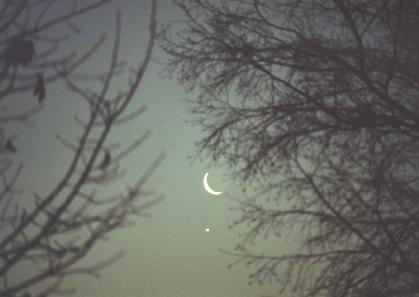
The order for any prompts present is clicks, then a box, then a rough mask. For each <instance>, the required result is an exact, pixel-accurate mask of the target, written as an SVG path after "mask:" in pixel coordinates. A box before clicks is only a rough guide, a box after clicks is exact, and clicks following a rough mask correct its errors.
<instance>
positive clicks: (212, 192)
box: [203, 172, 223, 195]
mask: <svg viewBox="0 0 419 297" xmlns="http://www.w3.org/2000/svg"><path fill="white" fill-rule="evenodd" d="M203 183H204V188H205V190H206V191H207V192H208V193H210V194H212V195H220V194H222V193H223V192H217V191H214V190H213V189H211V187H210V186H209V185H208V172H207V173H205V175H204V180H203Z"/></svg>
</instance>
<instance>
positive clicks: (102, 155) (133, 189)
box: [0, 0, 164, 297]
mask: <svg viewBox="0 0 419 297" xmlns="http://www.w3.org/2000/svg"><path fill="white" fill-rule="evenodd" d="M107 2H109V0H98V1H83V5H84V6H80V5H78V4H77V1H58V0H57V1H54V0H52V1H43V0H19V1H15V0H6V1H2V2H1V3H0V100H3V103H4V102H5V100H6V99H8V98H10V97H11V96H13V95H14V94H19V95H20V96H29V97H30V96H34V100H28V102H33V106H32V107H30V104H29V105H27V106H29V107H27V106H26V107H27V109H25V110H22V109H21V110H20V111H19V112H18V113H16V114H2V115H1V116H0V125H1V126H2V127H3V126H4V125H5V124H7V123H10V122H20V121H29V120H30V118H31V117H32V116H33V115H34V114H35V113H38V112H41V113H42V107H43V105H44V104H48V102H47V99H48V86H49V84H50V83H52V82H54V81H57V80H61V81H63V82H65V84H66V86H67V87H68V88H69V89H70V91H72V92H73V94H74V95H75V96H79V97H80V98H82V99H83V101H84V102H85V103H86V106H87V108H86V110H87V111H88V112H87V113H86V114H87V118H85V119H83V117H82V116H76V117H75V123H76V125H77V126H78V127H79V129H80V136H79V138H77V139H74V140H71V139H67V138H66V137H65V136H64V135H57V140H58V141H60V142H61V143H62V144H63V145H64V146H65V147H66V148H67V149H69V151H70V152H71V154H72V158H71V161H70V163H69V165H68V167H67V168H63V172H62V174H63V175H62V177H61V179H60V180H59V182H58V183H57V184H56V185H55V186H54V187H53V188H51V189H50V191H49V193H48V194H47V195H45V196H43V195H39V194H36V193H35V194H34V195H33V197H28V198H27V199H26V201H28V200H30V199H33V201H34V203H33V204H32V205H34V207H33V208H28V207H26V206H22V205H19V203H17V201H16V197H17V195H19V193H20V192H19V189H17V188H16V183H17V180H18V178H19V175H20V173H21V170H22V164H14V163H13V162H3V161H5V160H6V158H8V155H7V154H10V153H12V154H13V153H18V152H19V148H18V147H16V145H15V144H14V142H13V138H12V137H10V136H3V135H6V132H5V131H3V133H2V139H1V143H2V148H3V150H2V153H3V154H2V157H3V160H2V168H1V178H2V183H1V186H0V210H1V213H0V228H1V229H0V234H1V236H0V280H1V285H0V296H8V297H9V296H28V294H29V292H30V294H31V296H47V295H50V294H52V293H60V284H61V283H62V281H63V280H64V279H65V277H66V276H68V275H71V274H89V275H93V276H96V275H98V273H99V270H100V269H101V268H103V267H105V266H107V265H110V264H112V263H113V262H114V261H115V260H117V259H118V258H119V257H120V256H121V254H120V253H117V254H115V255H114V256H112V257H110V258H109V259H106V260H105V261H103V262H101V263H97V264H96V265H94V266H89V267H84V266H80V265H78V263H79V261H80V260H81V259H83V258H84V257H85V256H86V255H87V254H88V253H89V252H90V251H91V249H92V248H93V247H94V246H95V244H96V243H97V242H98V241H100V240H102V239H104V238H105V236H106V235H107V234H109V233H110V232H111V231H113V230H115V229H117V228H120V227H124V226H126V225H127V224H128V219H129V218H131V217H132V216H133V215H137V216H144V215H146V214H147V213H146V211H147V210H148V208H150V207H151V206H153V205H155V204H156V203H158V202H159V201H160V200H161V199H162V197H161V196H156V195H155V194H154V193H153V192H152V191H150V190H147V189H145V188H144V185H145V183H146V182H147V181H148V180H149V178H150V176H151V174H152V173H153V172H154V170H155V169H156V167H157V166H158V164H159V163H160V162H161V160H162V158H163V157H164V153H162V154H160V155H159V156H157V158H156V159H155V160H154V161H153V162H152V163H151V165H150V167H149V168H148V169H146V170H145V171H144V172H143V173H142V174H141V175H140V177H139V178H138V180H137V181H136V182H135V183H134V184H132V185H130V186H127V187H126V190H125V191H123V192H121V193H115V191H112V185H114V184H115V182H118V181H119V179H120V178H121V177H122V176H123V174H124V171H123V170H122V169H121V167H120V162H121V160H123V159H124V158H125V157H126V156H127V155H128V154H129V153H131V152H132V151H134V150H135V149H136V148H137V147H138V146H140V145H141V144H142V143H143V142H144V141H145V140H146V139H147V138H148V137H149V135H150V132H149V131H146V132H145V133H144V134H143V135H141V136H140V137H138V138H137V139H135V138H136V137H137V136H133V138H134V141H133V142H132V143H131V144H130V145H129V146H128V147H122V148H121V147H119V146H115V145H112V144H110V143H109V137H110V135H111V134H112V129H113V128H114V127H115V126H117V125H121V124H124V123H125V122H128V121H132V120H133V119H135V118H137V117H138V116H140V115H141V114H142V113H143V112H144V111H145V107H144V106H143V107H141V108H140V109H138V110H134V111H132V110H131V111H130V112H127V107H128V106H129V104H130V102H131V101H132V100H133V98H134V95H135V94H136V91H137V90H138V88H139V86H140V83H141V81H142V79H143V76H144V73H145V71H146V68H147V66H148V64H149V62H150V59H151V54H152V49H153V45H154V39H155V35H156V33H155V32H156V1H151V9H150V10H149V11H150V16H149V17H150V21H149V27H148V28H149V37H148V43H147V47H146V51H145V55H144V58H143V60H142V62H141V63H139V65H138V67H135V68H130V72H129V74H126V73H127V72H126V71H125V68H126V65H125V64H124V62H123V61H122V60H121V58H120V54H119V48H120V36H121V16H120V12H117V13H116V16H115V33H114V40H113V47H112V52H111V57H110V60H109V66H108V69H107V71H106V72H105V73H99V74H94V75H93V74H85V75H81V74H77V75H76V74H73V71H74V70H75V69H77V67H78V66H80V65H81V64H82V63H84V62H85V61H87V60H88V59H89V58H91V57H92V56H93V54H94V53H96V51H97V50H98V49H99V47H101V45H102V44H103V43H104V41H105V37H104V36H102V37H100V38H99V39H98V41H96V42H95V43H94V44H93V46H92V47H91V48H90V50H88V51H87V52H85V53H84V54H81V55H80V54H78V55H77V54H76V52H70V53H66V51H65V50H66V49H65V48H63V44H64V42H65V40H67V38H68V35H71V34H72V33H80V32H81V31H80V29H79V28H78V26H77V25H76V24H75V23H74V22H73V21H72V19H73V18H74V17H76V16H79V15H82V14H85V13H87V12H89V11H91V10H93V9H96V8H97V7H100V6H102V5H104V4H106V3H107ZM66 5H67V6H66ZM55 6H58V7H61V10H62V11H63V13H62V14H60V15H57V13H54V14H53V15H52V16H51V13H49V12H50V11H51V10H54V9H55ZM65 7H70V9H69V10H68V11H67V10H65V9H66V8H65ZM63 9H64V10H63ZM58 11H60V10H59V9H58ZM58 25H64V26H65V27H66V28H68V32H67V33H66V34H64V35H63V36H62V37H49V36H50V35H49V33H50V31H49V30H52V29H55V28H56V27H57V26H58ZM57 32H62V31H59V30H58V31H55V33H57ZM54 35H55V36H56V34H54ZM46 73H48V75H46ZM124 74H125V77H126V78H127V80H128V84H127V87H126V88H125V89H119V90H116V91H117V92H116V93H115V89H117V88H116V86H115V83H113V82H116V81H115V80H116V79H117V78H118V79H119V77H118V76H120V75H124ZM86 84H87V85H86ZM98 84H99V85H100V87H99V88H98V89H97V90H93V89H92V88H91V86H94V85H98ZM119 85H120V84H119ZM27 91H31V92H32V94H30V95H27ZM45 98H46V99H45ZM44 100H45V101H44ZM34 174H36V173H35V172H34ZM109 193H112V194H109ZM23 270H24V271H25V273H24V274H22V273H20V274H19V275H20V277H19V278H18V279H17V278H16V277H15V278H13V275H16V273H19V271H23ZM33 287H36V290H33ZM61 293H63V292H61Z"/></svg>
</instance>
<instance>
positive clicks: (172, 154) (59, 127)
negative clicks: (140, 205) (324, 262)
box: [16, 0, 272, 297]
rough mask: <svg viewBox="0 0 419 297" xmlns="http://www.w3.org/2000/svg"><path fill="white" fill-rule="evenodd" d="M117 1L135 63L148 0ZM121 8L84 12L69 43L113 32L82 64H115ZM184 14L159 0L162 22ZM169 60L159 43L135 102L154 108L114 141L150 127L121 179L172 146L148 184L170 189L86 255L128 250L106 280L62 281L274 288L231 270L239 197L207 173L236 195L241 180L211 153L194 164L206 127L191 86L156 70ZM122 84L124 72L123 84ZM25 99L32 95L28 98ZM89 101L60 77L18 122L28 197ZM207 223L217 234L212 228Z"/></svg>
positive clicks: (235, 295) (227, 294) (119, 289)
mask: <svg viewBox="0 0 419 297" xmlns="http://www.w3.org/2000/svg"><path fill="white" fill-rule="evenodd" d="M115 3H117V5H118V6H119V7H121V8H122V19H123V26H122V48H121V57H122V58H123V59H124V60H126V61H127V62H128V63H131V64H132V65H133V66H135V65H136V64H137V63H138V62H140V60H141V58H142V55H143V51H144V48H145V42H146V37H147V22H148V18H147V11H148V7H149V1H145V0H141V1H126V0H124V1H122V0H121V1H120V0H118V1H115ZM115 7H116V5H115V4H111V5H108V6H106V7H103V8H101V9H99V10H97V11H95V12H93V13H90V14H89V15H85V16H83V17H81V18H80V19H79V20H78V23H79V26H80V27H81V28H82V29H83V30H84V32H83V34H82V35H80V37H79V38H76V39H73V40H72V41H71V43H69V46H71V47H73V46H74V47H75V48H79V49H80V50H81V51H82V50H83V49H87V48H88V47H89V45H91V44H92V43H93V42H94V39H95V38H97V37H98V35H99V33H101V32H102V33H103V32H106V33H108V34H109V35H108V42H107V43H106V44H105V46H104V47H103V48H102V49H101V51H100V52H99V53H98V54H97V55H96V56H95V57H94V58H92V59H91V60H90V61H89V62H88V63H87V64H86V65H85V66H84V67H83V69H85V70H89V71H90V72H91V70H95V69H96V68H97V69H99V68H100V69H102V70H103V69H104V67H106V66H107V65H108V64H107V63H108V58H109V55H110V50H111V47H110V46H111V41H112V34H113V32H114V22H113V20H114V8H115ZM179 18H181V15H180V14H179V11H177V10H175V8H174V7H173V6H172V5H171V3H170V1H169V0H160V1H159V11H158V21H159V23H160V24H165V23H167V21H168V20H169V19H172V20H176V19H179ZM164 60H165V57H164V55H163V54H162V51H161V50H159V49H157V48H156V50H155V52H154V60H153V63H152V64H151V65H150V67H149V68H148V70H147V73H146V76H145V79H144V81H143V85H142V86H141V87H140V89H139V92H138V93H137V95H136V100H135V102H133V108H134V105H136V106H139V105H140V104H146V105H147V106H148V111H147V112H146V113H145V114H144V115H142V116H141V117H139V118H138V119H136V120H135V121H132V122H130V123H128V124H126V125H124V126H122V127H118V128H116V129H115V131H114V138H113V140H115V141H119V142H121V143H123V144H127V143H129V142H130V141H132V140H134V139H135V138H136V137H138V136H139V135H141V134H142V133H143V132H144V131H146V130H148V129H150V130H151V131H152V136H151V138H149V139H148V141H147V142H146V143H145V144H144V145H142V146H141V147H140V148H139V149H137V150H136V151H135V152H134V153H133V154H132V155H131V156H130V157H129V158H128V159H127V160H125V162H124V164H123V166H125V167H126V168H127V169H128V175H127V177H126V178H124V179H123V180H122V181H121V182H118V183H117V187H118V186H121V187H124V186H125V185H126V184H127V183H129V182H130V181H131V180H134V178H135V177H136V176H138V174H141V172H142V170H144V168H146V166H147V165H148V164H150V163H151V161H152V160H153V158H155V157H156V156H157V154H158V153H159V152H160V151H162V150H165V151H166V152H167V157H166V159H165V160H164V162H163V164H162V165H161V166H160V167H159V169H158V170H157V172H156V173H155V175H154V176H153V177H152V179H151V180H150V182H149V188H154V189H155V190H156V191H157V192H159V193H162V194H164V195H165V196H166V199H165V200H164V201H163V202H162V203H160V204H159V205H157V206H156V207H154V208H153V209H151V210H150V213H151V214H152V218H151V219H138V220H136V221H135V226H133V227H129V228H126V229H123V230H119V231H117V232H115V233H113V234H112V236H110V237H109V241H108V242H104V243H103V244H100V245H98V246H97V247H96V248H95V249H94V250H93V252H92V254H91V255H90V256H89V257H87V259H86V262H85V263H94V261H97V260H100V259H105V258H106V257H107V256H109V255H111V254H112V253H113V252H116V251H118V250H121V249H123V250H125V252H126V255H125V257H124V258H123V259H122V260H120V261H119V262H117V263H116V264H114V265H112V266H110V267H109V268H107V269H105V270H103V271H102V277H101V278H100V279H95V278H92V277H89V276H77V277H72V278H69V279H68V280H67V282H66V283H65V285H64V287H71V286H74V287H76V288H77V289H78V294H76V296H80V297H81V296H92V297H94V296H101V297H107V296H109V297H113V296H114V297H125V296H126V297H131V296H147V297H239V296H240V297H243V296H258V295H259V294H263V293H268V292H271V291H272V290H271V289H269V288H268V287H259V286H257V285H254V286H248V285H247V275H248V273H249V271H247V270H245V268H243V266H237V267H234V268H232V269H227V265H228V264H229V263H231V262H233V261H234V259H233V258H232V257H230V256H227V255H225V254H223V253H222V252H220V251H219V249H220V248H222V249H227V250H228V249H232V248H233V246H234V244H235V243H237V242H238V237H237V235H236V234H237V232H238V230H234V229H233V230H228V229H227V226H228V225H229V224H230V223H231V222H232V221H233V219H234V218H236V217H237V213H233V212H231V211H229V207H230V206H232V205H233V204H232V202H231V201H229V200H228V198H227V197H226V196H225V195H220V196H217V197H215V196H211V195H209V194H208V193H206V192H205V191H204V189H203V187H202V178H203V176H204V174H205V172H207V171H209V172H210V175H209V180H210V182H211V183H212V185H213V187H214V188H215V189H217V190H220V191H226V192H228V193H231V194H234V195H237V193H238V192H237V187H235V186H233V185H232V184H230V183H229V182H227V181H224V180H223V175H224V174H225V173H227V171H226V170H225V169H223V168H212V167H209V160H207V159H205V158H202V160H196V161H195V162H192V160H191V159H190V158H188V157H189V156H192V155H193V154H194V152H195V149H194V142H195V141H197V140H199V139H200V138H202V137H203V134H202V133H201V132H200V130H199V128H198V127H192V126H191V125H190V124H188V123H186V122H185V121H186V120H188V119H189V120H190V119H192V116H191V115H190V114H188V113H187V106H186V103H185V102H184V101H183V99H184V98H185V97H186V96H189V97H190V96H193V94H191V95H186V94H185V93H184V91H183V88H182V86H180V85H178V84H177V83H176V82H175V81H174V80H170V79H163V78H161V77H160V76H159V72H160V71H161V69H162V68H161V66H159V65H158V63H156V62H158V61H164ZM125 83H126V82H125V81H124V80H121V84H125ZM123 86H124V85H123ZM123 86H122V87H123ZM21 100H22V101H21V102H24V100H28V99H27V98H26V97H24V96H22V98H21ZM22 104H23V103H22ZM84 107H85V105H81V104H80V100H79V99H78V98H76V97H75V96H74V95H72V94H71V93H70V92H69V91H67V90H65V89H64V88H63V85H62V84H61V83H58V84H56V85H55V86H54V87H50V88H49V90H48V96H47V98H46V100H45V109H44V110H43V111H42V112H41V113H39V114H38V115H36V116H35V118H34V119H33V123H32V125H30V126H18V127H17V131H16V132H17V133H18V138H17V140H16V144H17V146H19V148H20V151H21V154H20V155H19V156H18V157H17V158H21V159H22V160H23V161H24V163H25V168H27V170H26V171H25V174H24V175H23V176H22V181H21V182H22V184H23V185H24V186H23V187H24V190H25V192H26V194H27V197H30V193H31V192H33V191H37V192H39V193H41V194H45V193H47V192H48V190H49V187H48V186H51V185H53V184H54V182H56V181H57V180H58V179H59V178H60V176H61V174H62V172H63V168H65V166H66V164H68V161H69V159H70V156H71V155H70V153H69V151H67V150H66V149H65V148H63V147H62V145H61V144H59V143H58V141H57V140H56V139H55V134H57V133H60V134H62V135H64V136H67V137H69V138H71V137H77V135H78V133H80V130H77V129H76V125H75V123H74V121H73V115H75V114H81V115H83V110H82V109H80V108H84ZM203 157H204V156H203ZM207 227H208V228H210V232H205V228H207Z"/></svg>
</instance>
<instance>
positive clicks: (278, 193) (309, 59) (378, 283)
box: [161, 0, 419, 296]
mask: <svg viewBox="0 0 419 297" xmlns="http://www.w3.org/2000/svg"><path fill="white" fill-rule="evenodd" d="M176 4H177V5H178V7H180V8H181V9H182V10H183V12H184V13H185V16H186V18H187V21H186V23H184V24H183V25H182V26H183V27H182V28H181V29H179V30H178V32H177V35H176V36H174V35H172V34H171V32H172V31H173V30H175V29H176V30H177V29H178V28H177V27H173V28H172V30H170V29H167V30H166V31H165V32H164V34H163V35H162V38H161V42H162V46H163V48H164V49H165V50H166V51H167V53H168V54H169V56H170V60H169V62H168V72H169V73H172V74H173V75H176V76H177V78H178V80H179V82H180V83H182V84H183V85H185V87H186V88H187V90H189V91H192V92H193V94H194V97H195V98H196V99H194V100H190V101H191V102H190V105H191V110H192V112H193V113H194V114H195V116H196V122H197V123H198V124H199V125H200V126H201V127H203V129H204V131H206V133H207V134H206V136H205V137H204V138H203V139H202V140H201V141H200V142H199V143H198V148H199V153H202V152H203V151H204V152H206V153H208V154H209V155H210V156H211V157H212V158H213V159H214V161H216V162H225V163H226V164H228V165H229V166H230V168H232V169H233V170H234V172H233V177H235V178H239V179H240V180H241V181H243V185H244V187H245V188H246V187H250V186H249V185H254V187H255V188H257V189H258V190H257V191H259V192H260V194H257V195H254V196H252V197H250V198H248V199H244V200H242V202H241V204H240V207H239V210H240V219H239V220H238V221H237V223H236V224H237V225H247V226H248V229H247V230H248V231H247V232H246V233H245V234H244V237H243V240H242V242H240V243H239V244H238V245H237V249H236V250H235V251H234V252H232V254H234V255H235V256H237V257H238V258H239V261H238V262H242V263H246V264H247V265H249V266H250V267H251V268H250V269H252V273H251V275H250V278H251V282H259V283H264V282H266V281H274V282H278V283H280V284H281V290H282V291H284V290H287V291H288V290H289V291H290V292H294V293H295V295H296V296H417V295H418V293H419V252H418V251H419V250H418V249H417V246H418V243H419V218H418V214H419V200H418V197H419V196H418V194H419V184H418V177H419V176H418V171H417V168H418V167H417V166H418V165H417V164H419V153H418V152H419V141H418V140H419V138H418V137H419V113H418V111H419V101H418V98H419V97H418V96H419V72H418V69H419V56H418V53H419V38H418V36H417V34H416V33H414V32H415V28H416V27H417V24H418V20H419V18H418V17H419V6H418V3H417V2H415V1H399V0H393V1H392V0H389V1H368V0H357V1H346V0H329V1H316V0H302V1H291V0H277V1H271V0H233V1H210V0H185V1H176ZM196 93H197V94H198V96H196ZM287 230H291V231H293V232H298V236H296V237H298V239H299V240H298V241H299V242H301V244H300V245H299V246H300V250H299V251H298V252H295V253H292V252H291V253H287V254H284V253H280V250H281V245H284V243H283V242H284V241H281V240H278V249H277V250H278V252H277V253H272V251H270V252H271V253H272V254H269V251H266V250H265V251H264V252H263V253H262V252H261V250H263V248H264V246H263V242H264V241H263V236H267V237H268V238H274V237H278V238H279V239H281V238H284V237H283V234H287V233H285V232H286V231H287ZM279 272H282V273H279Z"/></svg>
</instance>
